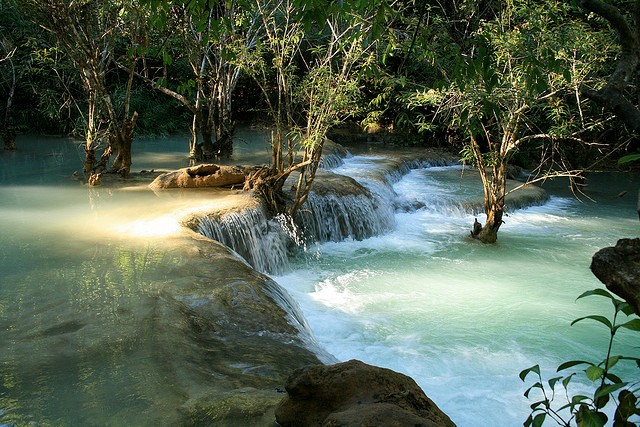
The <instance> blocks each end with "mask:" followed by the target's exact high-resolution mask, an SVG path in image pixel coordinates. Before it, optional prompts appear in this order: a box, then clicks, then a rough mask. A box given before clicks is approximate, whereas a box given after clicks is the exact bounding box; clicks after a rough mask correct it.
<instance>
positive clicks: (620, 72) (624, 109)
mask: <svg viewBox="0 0 640 427" xmlns="http://www.w3.org/2000/svg"><path fill="white" fill-rule="evenodd" d="M581 4H582V7H583V8H585V9H586V10H588V11H591V12H593V13H595V14H597V15H599V16H601V17H602V18H604V19H606V20H607V22H608V23H609V25H610V26H611V28H613V29H614V30H615V31H616V32H617V33H618V42H619V43H620V47H621V54H620V57H619V59H618V63H617V64H616V68H615V70H614V72H613V73H612V74H611V76H610V77H609V81H608V82H607V84H606V85H605V86H604V87H603V88H602V89H600V90H597V91H592V90H586V91H585V92H584V93H585V95H586V96H587V97H588V98H589V99H591V100H592V101H594V102H595V103H596V104H598V105H600V106H601V107H604V108H606V109H607V110H609V111H611V112H612V113H613V114H615V115H616V116H617V117H618V118H619V119H620V120H622V122H623V123H624V124H625V125H626V126H627V127H629V129H630V130H631V131H638V130H640V109H639V108H638V106H636V105H634V104H633V103H632V102H631V101H629V100H628V99H627V97H626V96H625V93H624V91H625V89H626V88H627V87H628V86H629V85H630V84H631V83H632V82H633V78H634V76H635V75H636V72H637V70H638V65H639V64H640V33H639V32H640V27H639V24H640V0H636V1H635V2H634V10H633V13H632V16H633V21H634V22H633V24H631V25H630V24H629V22H628V21H627V20H626V19H625V17H624V16H623V14H622V13H621V12H620V10H619V9H618V8H616V7H614V6H612V5H610V4H607V3H604V2H602V1H601V0H582V2H581Z"/></svg>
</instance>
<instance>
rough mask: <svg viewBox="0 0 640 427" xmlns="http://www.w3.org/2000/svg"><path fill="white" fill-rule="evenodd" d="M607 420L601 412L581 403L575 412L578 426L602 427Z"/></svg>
mask: <svg viewBox="0 0 640 427" xmlns="http://www.w3.org/2000/svg"><path fill="white" fill-rule="evenodd" d="M606 422H607V416H606V415H605V414H603V413H601V412H596V411H594V410H592V409H591V408H589V406H587V405H585V404H582V405H580V409H579V410H578V413H577V414H576V423H577V424H578V427H603V426H604V425H605V423H606Z"/></svg>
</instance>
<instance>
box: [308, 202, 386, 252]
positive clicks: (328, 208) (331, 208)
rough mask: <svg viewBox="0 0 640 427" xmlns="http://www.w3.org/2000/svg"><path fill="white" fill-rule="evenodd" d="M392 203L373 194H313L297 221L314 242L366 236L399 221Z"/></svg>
mask: <svg viewBox="0 0 640 427" xmlns="http://www.w3.org/2000/svg"><path fill="white" fill-rule="evenodd" d="M391 206H392V205H391V204H389V203H384V202H383V201H382V200H381V199H379V198H377V197H374V196H373V195H371V194H361V195H347V196H342V197H337V196H333V195H326V196H318V195H316V194H310V195H309V198H308V199H307V204H306V205H305V208H304V209H302V210H301V211H300V212H299V215H298V218H297V221H298V223H300V224H301V226H300V228H301V229H302V230H304V237H305V239H306V240H308V241H312V242H338V241H341V240H344V239H345V238H349V237H351V238H353V239H355V240H362V239H366V238H367V237H372V236H376V235H378V234H382V233H384V232H386V231H389V230H391V229H392V228H393V226H394V224H395V220H394V216H393V209H392V208H391Z"/></svg>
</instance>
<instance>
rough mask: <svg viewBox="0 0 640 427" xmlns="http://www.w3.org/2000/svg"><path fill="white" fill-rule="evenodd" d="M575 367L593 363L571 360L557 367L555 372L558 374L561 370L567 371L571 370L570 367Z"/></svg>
mask: <svg viewBox="0 0 640 427" xmlns="http://www.w3.org/2000/svg"><path fill="white" fill-rule="evenodd" d="M577 365H593V363H591V362H586V361H584V360H571V361H569V362H564V363H563V364H562V365H560V366H558V369H557V370H556V372H560V371H563V370H565V369H568V368H572V367H574V366H577Z"/></svg>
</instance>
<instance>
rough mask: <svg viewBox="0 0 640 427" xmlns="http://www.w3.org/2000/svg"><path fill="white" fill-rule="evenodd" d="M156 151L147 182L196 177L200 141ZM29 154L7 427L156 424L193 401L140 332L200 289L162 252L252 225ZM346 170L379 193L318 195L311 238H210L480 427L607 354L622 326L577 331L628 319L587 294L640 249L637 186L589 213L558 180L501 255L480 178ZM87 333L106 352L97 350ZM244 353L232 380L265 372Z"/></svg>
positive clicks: (595, 187)
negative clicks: (570, 364) (608, 254)
mask: <svg viewBox="0 0 640 427" xmlns="http://www.w3.org/2000/svg"><path fill="white" fill-rule="evenodd" d="M239 137H240V139H241V140H242V141H246V142H240V143H238V144H237V145H236V147H237V148H236V152H235V154H234V157H235V158H234V159H232V162H244V163H260V162H264V161H266V159H267V158H268V153H267V151H266V146H267V144H266V137H264V135H262V134H261V133H260V132H256V131H251V130H241V131H240V134H239ZM138 144H139V145H138V146H137V147H136V148H137V149H138V150H139V153H138V154H137V155H136V156H137V157H135V158H134V168H135V169H136V170H139V169H154V168H155V169H158V168H178V167H184V166H186V165H187V163H186V161H185V160H184V151H185V148H186V147H185V146H186V143H184V141H174V140H155V139H150V140H147V141H141V142H139V143H138ZM18 147H19V151H18V152H16V153H1V155H0V224H1V225H0V229H1V233H0V267H1V268H0V326H1V329H0V340H2V350H0V352H1V353H2V360H0V374H1V375H2V382H1V383H0V425H3V424H8V425H11V423H12V422H13V421H14V420H16V419H20V420H26V421H27V422H33V423H35V424H38V423H40V424H44V423H46V422H47V421H52V422H54V423H55V422H58V423H62V424H65V420H66V423H67V424H68V423H70V422H72V421H70V420H75V422H78V420H82V421H84V422H87V420H91V419H92V418H91V417H92V416H95V414H99V416H100V417H104V418H97V419H94V420H93V421H92V422H94V423H95V424H105V423H112V424H113V423H115V424H118V423H122V422H125V421H126V420H129V421H131V420H141V419H143V418H141V417H143V416H144V415H145V412H144V411H145V410H146V411H149V409H148V408H149V407H150V406H149V405H150V402H151V401H152V397H150V396H153V398H155V399H158V401H157V402H155V404H156V405H158V406H159V407H162V406H167V405H168V404H169V403H170V402H175V401H176V398H177V397H178V395H179V394H180V393H181V391H180V388H178V387H176V385H175V384H174V383H173V382H171V381H167V377H166V376H165V375H166V372H165V371H164V370H163V369H164V368H162V369H160V370H158V368H157V367H158V355H157V354H155V353H154V352H155V351H156V349H157V344H153V345H152V344H149V345H145V346H144V347H141V348H140V349H139V350H136V351H132V350H131V349H132V343H134V342H136V340H137V339H139V337H138V335H137V332H135V331H134V330H133V329H132V328H131V327H130V325H129V324H127V323H126V322H127V321H129V319H134V320H139V321H141V322H142V321H144V319H146V318H147V317H145V316H146V315H145V313H146V311H147V310H148V307H147V305H145V304H147V302H146V301H147V300H148V298H149V297H150V296H154V295H156V294H157V293H158V289H159V288H160V287H162V286H166V284H168V283H173V282H175V283H183V282H184V277H183V276H185V275H198V274H200V272H198V271H194V269H193V268H189V266H188V265H187V266H183V267H181V268H172V266H171V265H165V264H166V259H170V260H172V261H171V262H176V261H175V260H173V258H166V256H165V255H163V253H162V250H160V249H159V248H162V247H163V245H166V244H168V243H169V242H170V241H171V238H172V236H175V235H176V234H179V233H181V232H182V231H181V227H180V225H179V224H178V223H177V222H176V214H177V213H180V214H182V213H184V212H187V211H193V210H197V211H198V210H199V211H201V212H206V211H207V209H208V207H209V206H211V205H212V204H215V205H216V206H217V208H221V207H222V208H223V207H224V206H227V205H228V207H229V210H233V205H234V203H237V202H238V199H237V198H229V197H227V196H226V195H225V193H220V194H218V195H213V196H212V194H211V193H209V192H202V191H193V192H182V191H178V192H167V193H161V194H154V193H152V192H150V191H147V190H144V189H141V188H121V189H108V188H102V189H87V188H86V187H83V186H81V185H79V183H78V182H76V181H74V180H72V179H70V178H69V177H70V176H71V173H72V172H73V171H74V170H76V169H78V168H79V167H80V164H81V160H82V150H81V148H80V147H79V146H78V145H77V143H75V142H73V141H72V140H64V139H59V138H41V137H38V138H32V139H31V140H26V138H22V139H19V140H18ZM134 149H135V148H134ZM326 165H327V167H333V169H332V171H333V172H334V173H338V174H344V175H347V176H349V177H351V178H352V179H354V180H355V181H357V182H358V183H359V185H362V186H363V187H365V188H366V189H368V193H366V194H365V193H362V192H360V191H359V192H358V194H357V195H353V197H344V198H335V197H333V198H332V197H322V196H319V195H316V196H313V197H312V198H311V204H310V207H307V209H308V210H309V211H315V215H313V216H311V217H310V218H307V228H308V230H307V232H306V235H304V236H300V230H296V228H295V227H293V226H291V224H290V223H289V222H288V220H286V219H284V218H280V220H281V221H280V222H278V221H271V222H266V221H265V217H264V212H262V211H261V210H260V209H259V208H252V209H251V210H249V211H248V212H249V213H250V214H248V215H236V216H233V215H231V216H228V217H225V218H226V220H227V224H226V225H224V226H223V228H222V229H220V224H219V221H218V220H216V219H215V218H212V221H211V222H210V224H209V226H208V227H209V230H208V231H207V230H205V228H206V227H207V226H206V225H204V226H202V229H201V230H200V231H201V232H203V234H212V235H213V234H215V233H216V232H218V233H222V234H220V235H219V236H218V238H219V239H220V240H228V242H226V243H228V245H229V246H231V247H233V244H232V243H233V242H234V241H236V243H237V244H236V247H234V249H235V250H236V252H238V253H240V254H241V255H243V256H244V257H245V259H246V261H247V262H249V263H251V264H252V265H253V266H254V267H255V268H257V269H258V270H261V271H264V272H273V273H272V275H271V276H272V278H274V279H275V281H276V282H278V283H279V284H280V285H281V286H283V287H284V288H285V289H286V291H287V292H288V294H290V295H291V296H293V297H294V299H295V300H296V301H297V303H298V304H299V305H300V307H301V308H302V312H303V315H304V317H305V319H306V321H305V319H302V318H300V316H299V315H297V314H295V312H296V310H297V308H296V307H294V306H292V305H291V304H290V303H289V302H287V301H289V300H288V297H287V296H286V293H287V292H282V293H279V291H278V290H277V289H278V288H273V289H274V290H273V293H274V294H275V295H276V297H277V298H276V299H278V300H281V301H283V305H284V308H285V309H287V310H289V312H290V313H293V316H294V317H296V318H297V319H299V322H300V323H302V324H304V326H305V327H306V325H307V324H308V325H309V327H310V329H311V330H312V331H313V334H314V335H315V338H316V340H317V341H318V342H319V343H320V345H321V347H322V348H323V349H324V350H326V351H327V352H328V353H330V354H331V355H333V357H335V358H336V359H338V360H347V359H350V358H358V359H361V360H363V361H365V362H367V363H372V364H376V365H380V366H384V367H388V368H391V369H394V370H397V371H400V372H403V373H406V374H408V375H410V376H412V377H413V378H414V379H415V380H416V381H417V383H418V384H419V385H420V386H421V387H422V388H423V389H424V390H425V392H426V393H427V395H428V396H429V397H430V398H432V399H433V400H434V401H435V402H436V404H437V405H438V406H439V407H440V408H441V409H442V410H443V411H445V412H446V413H447V414H448V415H449V416H450V417H451V419H452V420H453V421H454V422H456V423H457V425H459V426H461V427H474V426H484V425H495V426H505V427H506V426H515V425H521V424H522V422H523V421H524V420H525V419H526V417H527V415H528V410H529V408H528V406H529V404H530V403H532V401H530V400H527V399H525V398H524V397H523V396H522V393H523V391H524V390H525V389H526V388H527V387H528V386H529V385H531V384H532V382H533V381H528V383H527V384H524V383H522V382H521V381H520V379H519V378H518V373H519V372H520V371H521V370H522V369H525V368H528V367H529V366H531V365H533V364H535V363H539V364H540V365H541V367H542V369H543V373H544V375H545V377H546V378H550V377H551V376H553V374H554V371H555V368H556V367H557V366H558V365H559V364H560V363H562V362H564V361H566V360H572V359H593V360H596V359H598V360H599V359H600V358H602V357H603V352H604V351H605V350H606V349H605V348H604V345H605V342H606V336H605V333H606V331H604V330H603V328H601V327H598V325H597V324H593V323H588V322H584V323H580V324H578V325H575V326H573V327H571V326H569V324H570V322H571V321H572V320H573V319H575V318H577V317H580V316H584V315H587V314H594V313H601V314H608V312H607V311H606V310H608V306H607V304H605V303H603V302H602V301H599V300H598V299H595V298H587V299H585V300H580V301H578V302H576V297H577V296H578V295H580V293H582V292H584V291H586V290H590V289H593V288H596V287H600V286H601V285H600V284H599V282H598V281H597V279H595V278H594V277H593V276H592V275H591V273H590V272H589V268H588V266H589V262H590V258H591V256H592V254H593V253H594V252H595V251H597V250H598V249H599V248H601V247H604V246H609V245H613V244H614V243H615V242H616V240H617V239H619V238H622V237H635V236H638V218H637V214H636V212H635V202H636V201H635V200H634V198H633V197H632V195H635V194H636V190H637V187H638V182H639V181H638V177H637V176H631V175H604V174H603V175H596V176H593V177H590V180H589V186H588V188H587V194H588V195H589V197H591V198H592V199H593V201H589V200H588V199H586V198H583V199H581V200H577V199H575V198H574V197H573V196H572V195H571V193H570V192H569V191H568V189H567V186H566V184H565V183H562V182H557V183H551V184H548V185H547V191H548V193H549V195H550V197H549V198H548V200H546V201H542V200H539V202H538V203H537V204H534V205H531V206H528V207H523V208H522V209H517V210H511V211H510V212H509V215H508V216H507V217H506V219H505V224H504V225H503V228H502V229H501V231H500V235H499V242H498V244H497V245H492V246H485V245H482V244H479V243H477V242H475V241H471V240H470V239H469V238H468V234H469V228H470V225H471V223H472V222H473V218H474V217H475V216H478V219H479V220H480V221H482V215H479V214H478V212H479V206H480V202H481V190H480V188H479V186H478V179H477V177H476V176H474V175H473V173H471V172H470V171H469V170H463V169H462V168H460V167H458V166H446V165H443V164H440V163H438V164H430V163H424V162H413V163H411V164H405V165H404V166H402V167H397V165H395V166H393V165H392V166H393V167H390V166H389V158H388V157H385V156H379V155H370V154H367V155H356V156H350V157H348V158H346V159H344V161H338V160H336V159H335V158H332V159H331V160H330V161H327V162H326ZM624 190H627V191H628V193H627V195H625V196H623V197H618V194H619V193H620V192H622V191H624ZM534 199H535V198H534ZM329 214H331V215H329ZM332 215H339V216H341V218H337V217H335V216H332ZM349 216H351V218H346V219H345V217H349ZM205 222H206V221H205ZM252 227H255V228H252ZM238 228H240V230H238ZM216 230H217V231H216ZM221 230H222V231H221ZM224 233H226V234H224ZM233 233H236V234H235V235H234V234H233ZM323 233H324V234H323ZM213 237H215V236H213ZM123 241H126V242H127V244H126V245H124V244H123ZM97 242H100V243H99V244H98V243H97ZM240 243H242V245H240ZM169 264H170V263H169ZM213 273H215V272H213ZM198 280H200V279H198ZM280 294H281V295H280ZM182 298H183V299H184V300H185V301H187V302H189V303H190V304H192V305H194V306H195V305H197V304H199V301H200V300H199V299H197V298H196V299H193V301H192V300H191V299H190V297H189V296H188V295H183V297H182ZM194 298H195V297H194ZM198 298H200V297H198ZM78 319H79V320H78ZM170 320H171V319H169V320H168V322H169V323H170ZM163 327H166V326H163ZM147 330H150V329H149V328H147ZM33 334H39V335H40V336H46V337H47V340H44V341H41V342H42V343H44V344H46V345H44V344H43V345H38V346H34V345H32V344H31V338H30V337H32V336H33ZM75 335H78V336H81V337H83V340H84V341H86V342H83V345H86V348H87V349H88V350H87V351H84V350H83V351H82V352H79V353H78V351H77V349H76V348H75V346H76V345H77V344H78V343H77V341H74V340H73V339H72V338H73V337H74V336H75ZM50 337H53V338H55V339H51V340H49V338H50ZM154 337H155V335H152V336H150V337H149V338H148V339H146V340H145V341H144V342H147V341H148V340H153V339H156V338H154ZM631 337H632V335H631V334H625V333H622V334H621V336H620V338H621V339H620V340H619V341H620V342H619V343H618V344H617V347H616V349H615V350H614V351H616V352H619V353H621V354H626V355H635V356H636V357H637V356H639V354H638V351H639V350H638V343H637V342H631V341H630V340H631ZM156 340H157V339H156ZM103 342H104V343H109V346H108V347H106V350H105V347H104V346H103ZM48 343H54V344H55V346H51V345H49V344H48ZM173 347H175V346H174V345H173V344H172V343H171V342H169V341H168V342H166V343H164V342H163V343H162V348H163V352H164V353H163V354H162V358H161V360H160V365H159V366H161V367H162V366H165V365H168V364H174V365H178V366H181V365H180V364H181V363H183V362H182V361H181V358H188V359H193V357H194V353H193V352H191V351H190V352H189V353H188V354H187V355H185V356H184V357H183V355H182V354H181V353H176V352H175V349H174V348H173ZM165 353H166V354H165ZM226 358H228V359H229V362H228V363H230V365H229V369H237V370H243V371H252V370H254V369H256V368H255V367H252V366H249V365H246V364H242V363H235V364H234V363H232V360H231V359H232V358H233V355H230V354H229V355H226ZM325 360H330V357H325ZM34 365H36V366H38V370H35V371H34V370H31V367H32V366H34ZM203 366H204V365H203ZM260 369H264V368H260ZM628 372H631V374H634V371H633V370H631V371H628ZM635 372H636V374H637V371H635ZM258 374H260V372H259V371H258ZM623 374H624V371H623ZM260 375H262V374H260ZM215 378H216V381H221V380H222V377H215ZM225 381H227V379H225ZM574 383H575V385H573V383H572V386H573V387H575V388H573V389H572V392H573V393H574V394H575V393H578V392H580V391H585V390H587V391H588V387H587V385H586V382H585V380H580V381H578V378H576V379H575V380H574ZM235 386H237V385H235ZM18 391H20V393H18ZM151 391H153V392H151ZM194 391H195V392H196V394H197V393H198V392H199V390H194ZM246 392H247V391H246V390H244V391H242V392H241V393H246ZM270 398H271V397H269V399H270ZM221 405H222V403H221ZM72 408H73V409H72ZM73 411H76V412H77V413H76V414H73V416H72V415H69V414H70V412H73ZM154 415H155V416H160V413H156V414H154ZM65 417H66V418H65ZM257 425H259V424H257Z"/></svg>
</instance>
